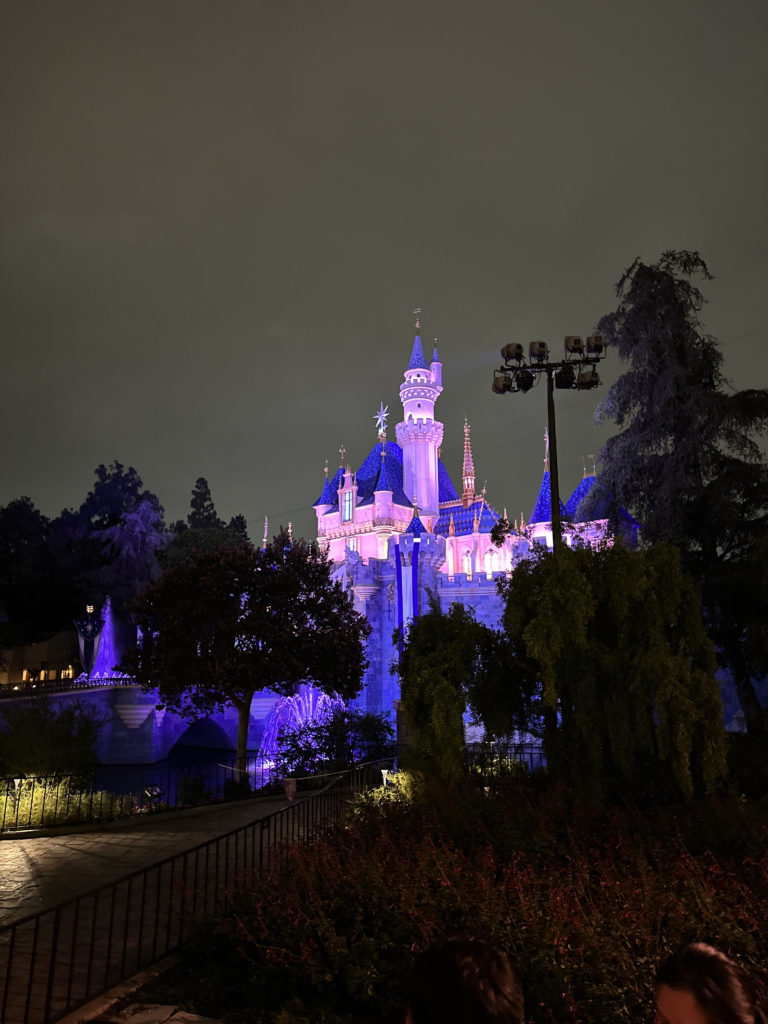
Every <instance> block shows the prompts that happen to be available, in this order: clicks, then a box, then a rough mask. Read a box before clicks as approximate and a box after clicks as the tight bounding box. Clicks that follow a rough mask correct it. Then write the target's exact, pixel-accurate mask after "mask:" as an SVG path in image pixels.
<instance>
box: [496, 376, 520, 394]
mask: <svg viewBox="0 0 768 1024" xmlns="http://www.w3.org/2000/svg"><path fill="white" fill-rule="evenodd" d="M513 387H514V380H513V378H512V374H510V373H499V372H496V373H494V375H493V382H492V383H491V391H493V393H494V394H495V395H505V394H506V393H507V391H511V390H512V389H513Z"/></svg>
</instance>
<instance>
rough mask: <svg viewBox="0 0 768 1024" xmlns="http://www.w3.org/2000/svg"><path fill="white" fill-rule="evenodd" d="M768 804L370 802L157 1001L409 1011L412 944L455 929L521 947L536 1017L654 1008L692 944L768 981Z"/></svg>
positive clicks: (373, 1021)
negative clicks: (658, 988)
mask: <svg viewBox="0 0 768 1024" xmlns="http://www.w3.org/2000/svg"><path fill="white" fill-rule="evenodd" d="M766 826H768V819H766V813H765V808H764V807H762V806H761V805H759V804H753V803H750V802H743V801H738V800H726V799H716V800H712V801H706V802H703V803H691V804H688V805H684V806H680V807H673V808H667V809H657V810H652V811H648V812H640V811H638V810H637V809H636V808H632V807H630V808H627V809H624V810H617V809H615V808H613V809H610V810H592V811H586V810H585V809H584V808H583V807H580V806H579V804H578V803H577V802H576V801H575V800H574V799H573V794H571V793H569V792H568V791H566V790H564V789H562V788H560V787H555V788H554V789H545V790H544V791H543V792H542V791H539V792H537V791H535V790H533V789H532V788H531V787H530V786H528V785H525V784H516V785H509V786H505V787H504V788H503V789H501V790H499V791H498V792H497V793H496V794H495V795H494V796H493V797H492V798H490V799H488V798H482V797H481V796H480V795H479V793H478V789H477V788H476V787H475V786H473V785H471V783H470V782H468V781H466V782H463V783H461V784H456V785H454V786H452V787H450V788H447V787H445V786H444V784H443V783H442V782H439V783H436V784H434V785H431V786H430V785H428V786H426V787H425V788H424V789H423V790H422V791H421V794H420V796H419V797H418V798H417V800H416V801H415V802H414V803H409V802H407V801H403V800H395V801H383V802H382V801H381V800H378V799H377V800H372V801H368V802H366V803H364V804H362V805H361V806H359V807H358V808H357V811H356V813H355V814H354V816H353V817H351V818H350V820H349V821H348V822H347V823H346V824H345V826H344V827H342V828H341V829H339V830H337V831H334V832H332V833H330V834H328V835H326V836H321V837H319V838H318V840H317V841H316V842H315V844H314V845H313V846H311V847H301V848H298V849H296V850H294V851H293V852H292V853H291V854H290V855H289V856H288V857H287V858H286V861H285V862H284V863H283V864H282V865H281V866H277V865H276V866H275V867H274V869H273V870H271V871H269V872H267V873H266V874H265V875H264V876H259V877H254V878H253V879H252V881H251V883H250V885H249V886H248V887H247V891H246V892H243V893H241V894H240V896H239V897H235V898H234V899H233V902H232V904H231V906H230V908H229V909H228V911H227V912H226V913H225V914H224V915H223V916H222V917H221V918H220V919H219V921H218V922H216V923H215V924H213V925H212V926H209V927H208V928H206V929H204V930H203V931H202V932H201V933H200V935H199V936H198V938H197V940H196V941H195V942H194V943H193V944H192V945H191V946H190V947H188V948H187V949H186V950H185V952H184V955H183V958H182V960H181V963H180V966H179V967H178V968H177V972H176V975H175V977H174V976H173V975H170V976H167V977H166V978H165V979H161V982H160V986H161V987H159V988H156V989H155V991H154V992H151V993H146V994H142V997H143V998H147V997H149V998H153V999H154V1000H157V999H158V998H160V999H163V1001H166V1002H170V1001H176V1000H180V1001H182V1002H184V1005H186V1006H187V1007H188V1008H189V1009H194V1010H195V1011H196V1012H198V1013H202V1014H207V1015H211V1016H214V1015H215V1016H217V1017H222V1016H223V1017H224V1019H225V1020H227V1021H231V1022H238V1024H309V1022H316V1021H317V1022H325V1024H353V1022H354V1024H401V1022H402V1020H403V1019H404V1016H405V1006H404V1001H405V993H406V986H407V981H408V978H409V974H410V969H411V966H412V964H413V961H414V958H415V955H416V954H417V953H419V952H420V951H421V950H423V949H425V948H426V947H428V946H430V945H431V944H432V943H434V942H435V941H436V940H438V939H441V938H444V937H445V936H446V935H450V934H452V933H463V934H470V935H478V936H482V937H483V938H484V939H485V940H487V941H489V942H491V943H492V944H493V945H494V946H496V947H497V948H499V949H501V950H504V951H505V952H507V953H508V954H510V955H511V957H512V959H513V960H514V961H515V963H516V966H517V969H518V971H519V973H520V975H521V977H522V982H523V991H524V994H525V1005H526V1020H527V1021H530V1022H532V1024H552V1022H553V1021H558V1022H573V1024H575V1022H577V1021H578V1022H580V1024H627V1022H629V1021H632V1020H644V1019H650V1018H651V1016H652V1012H653V1010H652V1007H653V978H654V972H655V969H656V966H657V965H658V963H659V961H660V960H661V959H663V958H664V956H665V955H667V953H669V952H670V951H671V950H673V949H675V948H678V947H680V946H682V945H684V944H685V943H687V942H689V941H692V940H694V939H696V940H700V941H708V942H711V943H713V944H714V945H716V946H719V947H721V948H723V949H725V950H728V951H729V953H730V954H731V955H733V956H735V957H736V958H737V959H738V960H739V961H740V962H741V963H742V964H743V965H744V966H745V967H746V968H747V969H748V970H749V971H750V973H752V974H753V976H754V977H755V979H756V981H757V983H758V987H759V988H760V990H761V993H762V995H763V996H765V994H766V986H768V974H766V969H765V964H766V960H767V959H768V946H767V945H766V936H765V933H764V929H763V928H762V926H761V922H763V921H764V920H765V919H766V917H768V844H767V843H766V835H767V834H768V833H767V832H766Z"/></svg>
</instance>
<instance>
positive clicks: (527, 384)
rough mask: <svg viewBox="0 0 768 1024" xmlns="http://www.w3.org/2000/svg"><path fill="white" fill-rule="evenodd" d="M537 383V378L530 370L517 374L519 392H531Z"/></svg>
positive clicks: (516, 381) (520, 371)
mask: <svg viewBox="0 0 768 1024" xmlns="http://www.w3.org/2000/svg"><path fill="white" fill-rule="evenodd" d="M535 383H536V378H535V376H534V375H533V373H532V372H531V371H530V370H518V371H517V373H516V374H515V384H517V390H518V391H523V392H525V391H530V390H531V388H532V387H533V385H534V384H535Z"/></svg>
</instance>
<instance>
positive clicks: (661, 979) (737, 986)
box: [656, 943, 763, 1024]
mask: <svg viewBox="0 0 768 1024" xmlns="http://www.w3.org/2000/svg"><path fill="white" fill-rule="evenodd" d="M656 1010H657V1021H659V1024H755V1022H756V1021H760V1020H762V1019H763V1018H762V1015H761V1014H760V1013H759V1011H758V1009H757V1007H756V1003H755V990H754V987H753V985H752V982H751V981H750V979H749V976H748V975H747V974H746V972H745V971H743V970H742V968H741V967H739V965H738V964H736V963H734V962H733V960H730V959H729V958H728V957H727V956H726V955H725V953H721V952H720V950H718V949H714V948H713V947H712V946H705V945H704V944H703V943H694V944H693V945H691V946H686V947H685V949H683V950H682V951H681V952H680V953H675V954H674V955H673V956H670V957H668V958H667V959H666V960H665V961H664V962H663V963H662V965H661V966H660V967H659V969H658V971H657V972H656Z"/></svg>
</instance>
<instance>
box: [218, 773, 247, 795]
mask: <svg viewBox="0 0 768 1024" xmlns="http://www.w3.org/2000/svg"><path fill="white" fill-rule="evenodd" d="M252 792H253V790H252V789H251V784H250V783H249V782H248V779H247V778H245V777H244V776H242V777H239V778H233V779H225V780H224V785H223V787H222V793H223V795H224V799H225V800H242V799H244V798H245V797H247V796H250V795H251V793H252Z"/></svg>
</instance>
